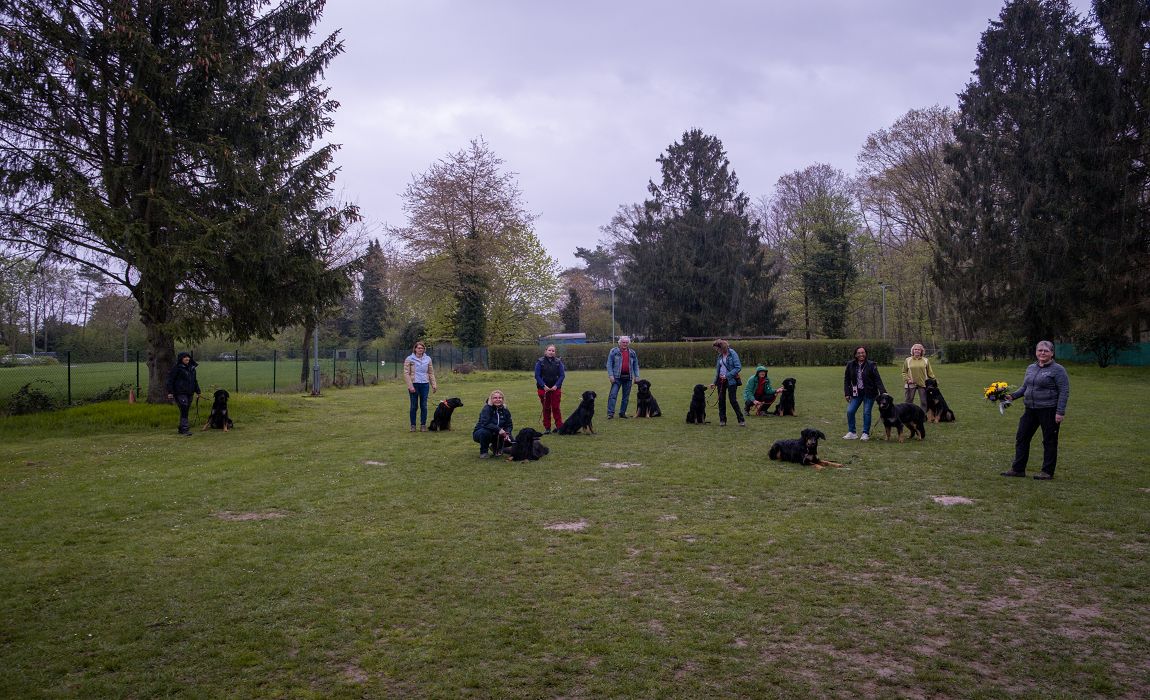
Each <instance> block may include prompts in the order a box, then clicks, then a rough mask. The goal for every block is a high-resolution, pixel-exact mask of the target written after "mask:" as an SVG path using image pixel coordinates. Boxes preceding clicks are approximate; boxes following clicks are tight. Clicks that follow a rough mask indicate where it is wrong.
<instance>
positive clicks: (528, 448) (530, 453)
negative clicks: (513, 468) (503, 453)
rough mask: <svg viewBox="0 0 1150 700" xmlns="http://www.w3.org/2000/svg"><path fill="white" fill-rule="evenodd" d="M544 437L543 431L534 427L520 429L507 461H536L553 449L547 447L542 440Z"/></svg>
mask: <svg viewBox="0 0 1150 700" xmlns="http://www.w3.org/2000/svg"><path fill="white" fill-rule="evenodd" d="M542 437H543V433H541V432H539V431H538V430H535V429H534V428H524V429H523V430H520V431H519V434H518V435H516V436H515V442H514V443H513V444H512V445H511V453H510V454H509V455H507V461H509V462H526V461H528V460H530V461H535V460H537V459H539V458H540V457H542V456H543V455H545V454H547V453H549V452H550V451H551V450H549V449H547V446H546V445H544V444H543V442H542V441H541V440H540V438H542Z"/></svg>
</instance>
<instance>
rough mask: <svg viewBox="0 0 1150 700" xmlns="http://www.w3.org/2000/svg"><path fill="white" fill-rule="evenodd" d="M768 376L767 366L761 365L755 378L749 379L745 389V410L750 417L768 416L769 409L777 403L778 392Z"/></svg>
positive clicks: (756, 371) (756, 369) (757, 368)
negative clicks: (776, 394) (776, 395)
mask: <svg viewBox="0 0 1150 700" xmlns="http://www.w3.org/2000/svg"><path fill="white" fill-rule="evenodd" d="M767 374H768V373H767V368H766V366H765V365H759V366H758V367H756V368H755V376H753V377H751V378H750V379H748V380H747V384H746V386H744V387H743V402H744V410H745V411H746V412H747V415H748V416H750V415H756V416H765V415H767V409H768V408H770V407H771V404H773V403H774V402H775V393H776V391H775V388H774V387H772V386H771V378H770V377H769V376H767ZM778 391H783V390H782V389H779V390H778Z"/></svg>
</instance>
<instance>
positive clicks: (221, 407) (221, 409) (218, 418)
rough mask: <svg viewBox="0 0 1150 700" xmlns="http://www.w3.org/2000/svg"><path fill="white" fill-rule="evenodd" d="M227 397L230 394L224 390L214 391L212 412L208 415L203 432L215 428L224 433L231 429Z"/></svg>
mask: <svg viewBox="0 0 1150 700" xmlns="http://www.w3.org/2000/svg"><path fill="white" fill-rule="evenodd" d="M229 396H231V394H229V393H228V392H227V390H225V389H216V393H214V394H212V412H211V413H209V414H208V422H207V423H204V428H203V429H204V430H207V429H208V428H215V429H216V430H222V431H224V432H225V433H226V432H228V431H229V430H231V429H232V425H233V423H232V419H231V417H230V416H228V397H229ZM200 432H203V431H200Z"/></svg>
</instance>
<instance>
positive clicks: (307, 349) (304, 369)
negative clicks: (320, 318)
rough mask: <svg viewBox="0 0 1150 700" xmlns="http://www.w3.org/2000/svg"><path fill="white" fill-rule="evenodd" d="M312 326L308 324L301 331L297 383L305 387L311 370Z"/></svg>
mask: <svg viewBox="0 0 1150 700" xmlns="http://www.w3.org/2000/svg"><path fill="white" fill-rule="evenodd" d="M313 329H314V326H313V325H312V324H311V323H310V322H309V323H305V324H304V329H303V362H301V363H300V364H301V366H300V370H299V382H300V384H303V385H304V386H307V382H308V376H309V374H310V373H309V372H308V370H310V369H311V339H312V333H313Z"/></svg>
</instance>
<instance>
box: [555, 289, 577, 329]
mask: <svg viewBox="0 0 1150 700" xmlns="http://www.w3.org/2000/svg"><path fill="white" fill-rule="evenodd" d="M582 305H583V302H582V301H580V300H579V292H578V291H576V290H575V288H574V287H569V288H568V289H567V304H566V305H565V306H564V307H563V311H561V312H560V314H559V317H560V318H562V319H563V332H564V333H578V332H579V320H580V313H579V312H580V308H581V307H582Z"/></svg>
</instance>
